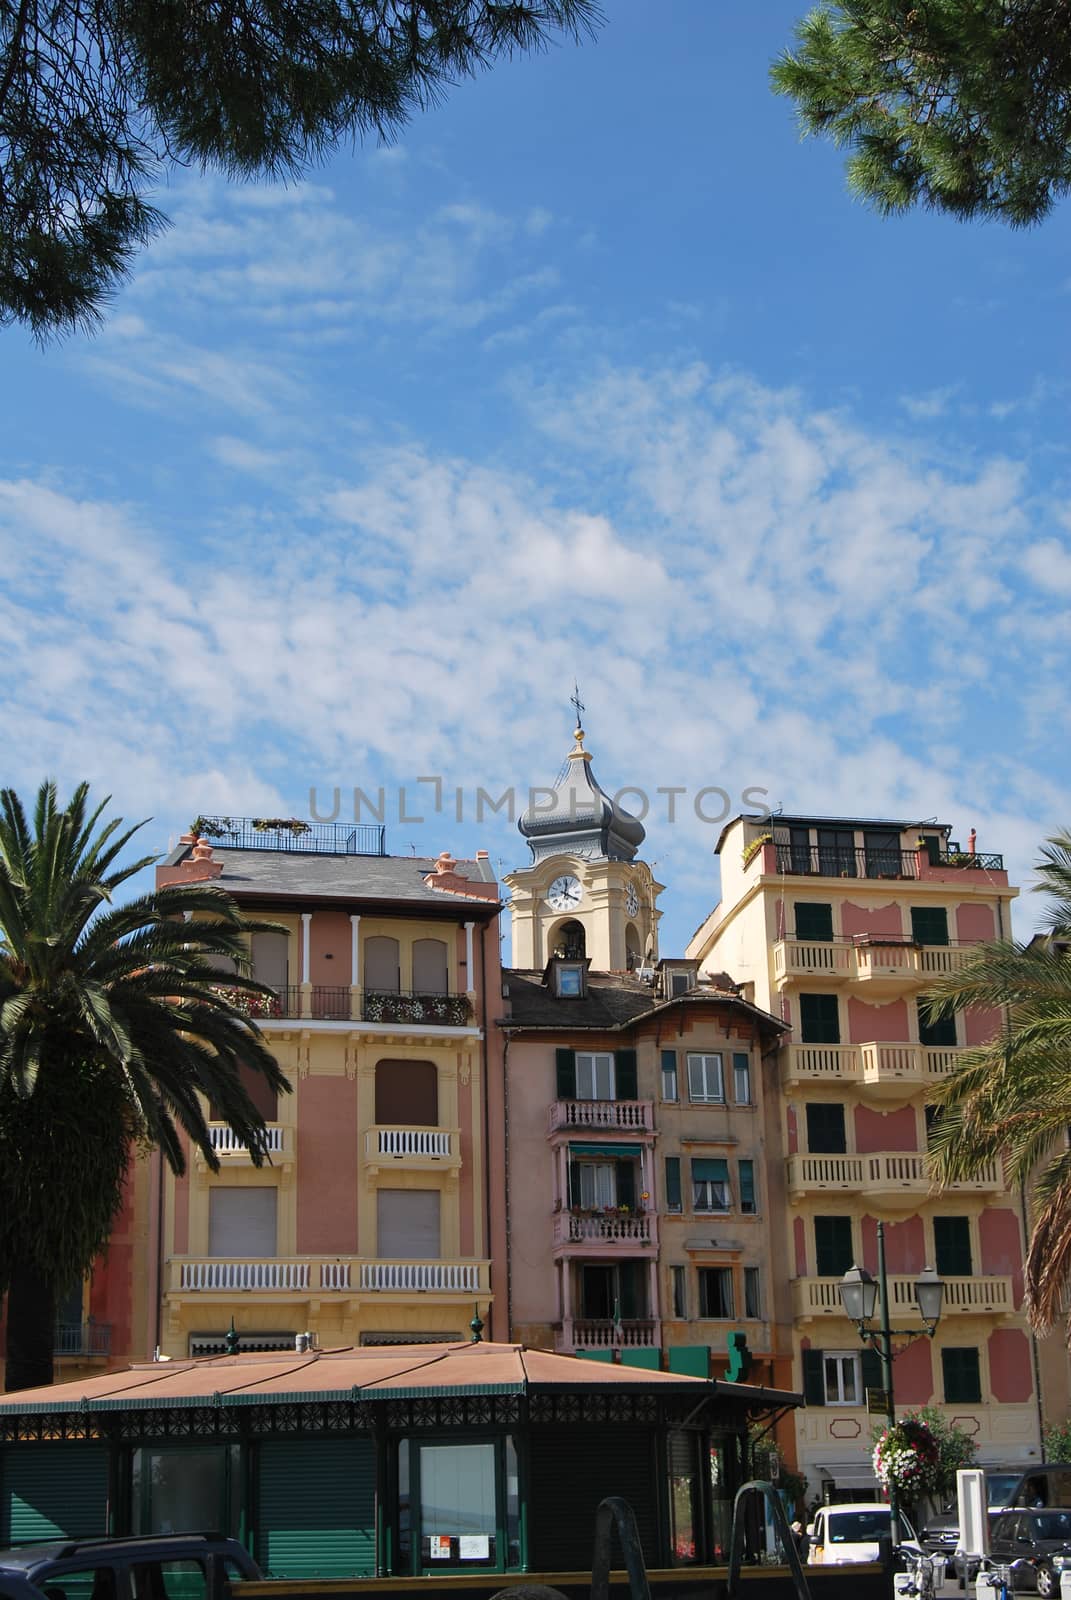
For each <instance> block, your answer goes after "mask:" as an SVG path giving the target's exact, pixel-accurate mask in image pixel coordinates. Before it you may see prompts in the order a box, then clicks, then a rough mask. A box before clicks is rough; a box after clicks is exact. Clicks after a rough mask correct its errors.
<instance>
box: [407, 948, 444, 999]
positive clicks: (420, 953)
mask: <svg viewBox="0 0 1071 1600" xmlns="http://www.w3.org/2000/svg"><path fill="white" fill-rule="evenodd" d="M449 972H450V968H449V963H448V961H447V955H446V944H445V941H444V940H442V939H414V940H413V989H414V991H415V992H416V993H417V994H447V993H449V988H450V983H449Z"/></svg>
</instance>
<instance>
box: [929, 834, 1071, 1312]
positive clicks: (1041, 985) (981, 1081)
mask: <svg viewBox="0 0 1071 1600" xmlns="http://www.w3.org/2000/svg"><path fill="white" fill-rule="evenodd" d="M1041 856H1042V859H1041V862H1040V863H1039V865H1038V869H1037V870H1038V878H1039V880H1040V881H1039V882H1038V884H1037V885H1036V888H1037V889H1038V890H1040V891H1041V892H1042V893H1047V894H1049V895H1050V896H1051V897H1052V899H1051V903H1050V905H1049V907H1048V908H1047V911H1048V916H1047V921H1048V927H1047V929H1046V931H1045V932H1044V933H1042V934H1039V935H1037V936H1036V937H1035V938H1034V939H1032V940H1031V941H1030V943H1029V944H1019V943H1017V942H1015V941H1014V940H1011V939H1001V940H998V941H997V942H995V943H993V944H987V945H983V946H981V947H980V948H979V949H978V950H977V951H976V952H974V953H973V954H972V956H971V959H970V960H969V961H968V962H967V963H966V964H965V965H964V966H963V967H962V968H961V969H960V971H959V972H958V973H950V974H949V975H948V976H947V977H945V978H942V979H940V980H939V981H938V982H937V983H935V984H934V985H933V987H932V989H930V991H929V993H928V996H927V1000H926V1007H927V1010H928V1011H929V1014H930V1015H931V1016H943V1015H948V1014H950V1013H952V1012H954V1011H964V1010H966V1009H968V1008H973V1007H978V1008H982V1009H988V1010H999V1011H1000V1012H1001V1013H1002V1023H1001V1026H1000V1027H999V1028H998V1030H997V1031H996V1033H995V1034H994V1036H993V1038H992V1039H991V1040H990V1041H989V1042H988V1044H984V1045H979V1046H977V1047H976V1048H974V1049H971V1050H968V1051H964V1052H963V1055H962V1058H961V1061H960V1064H959V1065H958V1066H957V1068H956V1070H955V1072H953V1073H952V1074H951V1075H950V1076H949V1077H948V1078H946V1079H945V1080H944V1081H943V1082H942V1083H941V1084H940V1085H939V1086H938V1087H937V1088H935V1089H934V1090H933V1091H932V1093H931V1095H930V1100H931V1102H932V1103H933V1105H934V1106H936V1107H937V1108H938V1110H937V1116H936V1117H935V1119H934V1122H933V1126H932V1127H931V1130H930V1140H929V1149H930V1161H931V1168H932V1170H933V1173H934V1176H935V1178H936V1180H937V1181H938V1183H942V1184H943V1183H950V1182H955V1181H957V1180H960V1179H964V1178H970V1177H973V1176H974V1175H975V1174H976V1173H977V1172H978V1171H979V1169H980V1168H982V1167H984V1166H985V1165H986V1164H987V1163H989V1162H992V1161H1003V1162H1004V1163H1005V1171H1006V1174H1007V1176H1008V1177H1009V1179H1011V1180H1012V1181H1013V1182H1015V1183H1017V1184H1022V1185H1024V1186H1029V1187H1030V1188H1031V1189H1032V1191H1033V1198H1034V1202H1035V1206H1034V1215H1033V1220H1032V1227H1031V1236H1030V1243H1029V1247H1028V1250H1027V1260H1026V1290H1027V1304H1028V1307H1029V1313H1030V1320H1031V1322H1032V1323H1033V1325H1034V1328H1035V1329H1036V1331H1037V1332H1039V1333H1041V1332H1044V1331H1046V1330H1047V1329H1048V1328H1051V1327H1052V1326H1053V1324H1054V1323H1055V1322H1056V1321H1057V1320H1058V1318H1059V1317H1060V1316H1062V1315H1063V1314H1064V1313H1065V1311H1066V1304H1065V1296H1066V1291H1067V1288H1068V1286H1069V1284H1071V1149H1069V1148H1068V1129H1069V1128H1071V831H1068V830H1066V829H1065V830H1064V831H1062V832H1060V833H1058V834H1056V835H1055V836H1054V837H1052V838H1051V839H1049V840H1048V841H1047V843H1046V844H1045V845H1043V847H1042V851H1041ZM1068 1334H1069V1336H1071V1319H1069V1324H1068Z"/></svg>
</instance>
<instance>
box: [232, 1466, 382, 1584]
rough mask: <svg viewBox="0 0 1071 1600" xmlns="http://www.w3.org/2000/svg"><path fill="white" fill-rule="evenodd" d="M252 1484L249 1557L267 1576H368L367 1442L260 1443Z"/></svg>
mask: <svg viewBox="0 0 1071 1600" xmlns="http://www.w3.org/2000/svg"><path fill="white" fill-rule="evenodd" d="M258 1483H259V1488H260V1493H259V1496H258V1506H257V1537H256V1556H257V1560H258V1561H259V1562H260V1564H261V1566H262V1567H263V1568H264V1569H265V1571H266V1572H267V1573H268V1575H269V1577H272V1578H347V1577H370V1576H372V1575H373V1574H374V1573H375V1570H376V1536H375V1525H376V1522H375V1495H376V1458H375V1451H374V1449H373V1446H372V1442H371V1440H369V1439H363V1438H362V1439H268V1440H265V1441H264V1443H263V1444H262V1445H261V1446H260V1467H259V1472H258Z"/></svg>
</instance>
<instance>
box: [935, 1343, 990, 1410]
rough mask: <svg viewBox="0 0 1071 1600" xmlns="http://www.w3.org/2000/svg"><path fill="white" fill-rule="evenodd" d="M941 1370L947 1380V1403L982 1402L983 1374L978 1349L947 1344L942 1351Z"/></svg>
mask: <svg viewBox="0 0 1071 1600" xmlns="http://www.w3.org/2000/svg"><path fill="white" fill-rule="evenodd" d="M941 1371H942V1375H943V1377H944V1381H945V1404H946V1405H961V1406H962V1405H978V1404H979V1403H980V1401H981V1398H982V1375H981V1369H980V1366H979V1361H978V1351H977V1350H976V1349H970V1348H966V1347H963V1346H960V1347H958V1348H957V1347H956V1346H946V1347H945V1349H944V1350H942V1351H941Z"/></svg>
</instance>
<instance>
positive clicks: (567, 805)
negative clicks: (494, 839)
mask: <svg viewBox="0 0 1071 1600" xmlns="http://www.w3.org/2000/svg"><path fill="white" fill-rule="evenodd" d="M573 741H574V743H573V748H572V749H571V750H570V752H569V755H568V757H567V759H566V762H565V766H564V768H563V769H562V771H561V772H560V773H559V774H558V778H557V780H556V782H555V784H554V786H553V788H550V787H547V788H545V789H538V788H534V789H532V790H531V791H530V793H529V797H528V798H529V804H528V808H527V810H526V811H525V812H524V814H523V815H522V817H521V819H520V821H519V822H518V824H517V826H518V828H519V829H520V831H521V833H522V834H523V835H524V837H525V838H526V839H527V840H528V848H529V849H530V850H531V852H532V859H533V860H534V861H539V860H542V859H543V858H544V857H546V856H560V855H576V856H582V857H583V858H584V859H585V860H588V861H597V860H600V859H601V860H610V861H631V860H632V858H633V857H634V856H635V854H636V851H637V850H638V849H639V847H640V845H641V844H642V843H643V841H644V839H645V837H646V829H645V828H644V826H643V823H642V822H641V821H640V820H639V818H638V817H634V816H632V814H631V813H630V812H628V811H626V810H625V809H624V808H623V807H622V806H620V805H616V804H615V803H614V801H613V799H611V797H610V796H609V795H608V794H607V793H606V791H605V789H602V788H600V786H599V782H598V780H597V778H596V777H595V774H594V772H592V770H591V752H590V751H589V750H585V749H584V730H583V728H581V727H580V726H579V725H578V726H577V728H576V730H575V732H574V734H573Z"/></svg>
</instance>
